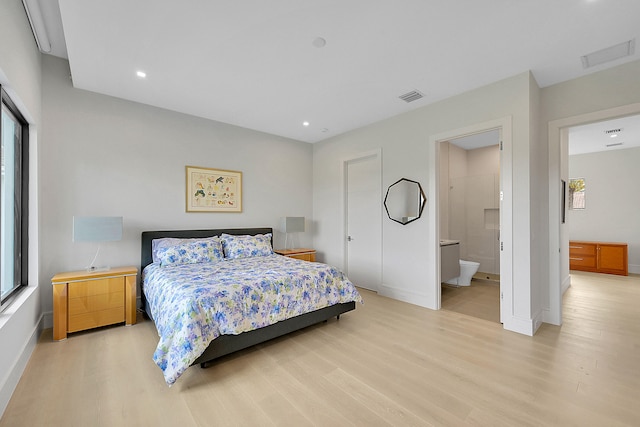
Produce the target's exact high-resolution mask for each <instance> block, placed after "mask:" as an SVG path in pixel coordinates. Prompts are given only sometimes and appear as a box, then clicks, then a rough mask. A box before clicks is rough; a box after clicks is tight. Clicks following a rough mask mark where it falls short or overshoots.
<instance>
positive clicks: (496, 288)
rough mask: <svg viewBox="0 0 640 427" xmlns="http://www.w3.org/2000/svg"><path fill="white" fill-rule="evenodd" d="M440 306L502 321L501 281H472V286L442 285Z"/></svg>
mask: <svg viewBox="0 0 640 427" xmlns="http://www.w3.org/2000/svg"><path fill="white" fill-rule="evenodd" d="M440 307H441V308H442V309H443V310H448V311H455V312H456V313H460V314H466V315H468V316H471V317H476V318H478V319H484V320H488V321H490V322H495V323H499V322H500V282H498V281H489V280H477V279H473V280H472V281H471V286H459V287H455V286H450V285H442V294H441V298H440Z"/></svg>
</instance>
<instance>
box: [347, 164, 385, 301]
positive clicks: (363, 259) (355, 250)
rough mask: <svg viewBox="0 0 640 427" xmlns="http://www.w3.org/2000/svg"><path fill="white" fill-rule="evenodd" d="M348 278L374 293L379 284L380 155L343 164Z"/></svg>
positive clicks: (380, 243)
mask: <svg viewBox="0 0 640 427" xmlns="http://www.w3.org/2000/svg"><path fill="white" fill-rule="evenodd" d="M345 181H346V182H345V190H346V227H345V229H346V236H345V237H346V252H345V253H346V262H345V265H346V266H347V268H346V270H347V276H348V277H349V279H350V280H351V281H352V282H353V283H354V284H355V285H356V286H359V287H362V288H365V289H370V290H373V291H377V290H378V287H379V286H380V283H381V282H382V227H381V222H382V205H381V168H380V155H379V153H376V154H372V155H367V156H364V157H359V158H355V159H351V160H348V161H347V162H346V163H345Z"/></svg>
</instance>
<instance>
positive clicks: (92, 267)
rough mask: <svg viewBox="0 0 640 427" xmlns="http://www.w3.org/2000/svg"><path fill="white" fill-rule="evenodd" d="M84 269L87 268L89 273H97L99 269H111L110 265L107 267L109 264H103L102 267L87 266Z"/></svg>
mask: <svg viewBox="0 0 640 427" xmlns="http://www.w3.org/2000/svg"><path fill="white" fill-rule="evenodd" d="M85 270H87V271H88V272H89V273H94V272H96V273H97V272H99V271H109V270H111V267H109V266H103V267H95V266H89V267H87V268H86V269H85Z"/></svg>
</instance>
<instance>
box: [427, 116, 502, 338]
mask: <svg viewBox="0 0 640 427" xmlns="http://www.w3.org/2000/svg"><path fill="white" fill-rule="evenodd" d="M494 129H500V130H501V143H502V150H501V155H500V188H501V191H502V194H501V196H500V242H501V244H502V246H503V250H501V251H500V321H501V322H502V323H503V327H506V326H507V325H509V324H510V323H511V321H510V320H511V318H512V317H513V310H514V303H513V172H512V162H513V161H512V159H513V148H512V147H513V143H512V139H513V137H512V135H513V131H512V117H511V116H507V117H503V118H500V119H496V120H491V121H487V122H482V123H476V124H473V125H470V126H467V127H464V128H458V129H453V130H450V131H447V132H443V133H439V134H437V135H431V136H430V137H429V147H428V149H429V162H428V167H429V193H430V194H431V195H432V198H431V200H432V201H434V202H435V203H429V209H428V211H429V217H430V218H432V220H431V221H429V227H430V229H429V236H428V239H427V244H428V245H429V249H430V250H429V251H428V262H429V265H433V266H434V267H435V268H433V269H432V272H431V280H430V281H431V282H432V283H434V288H433V292H434V294H433V295H432V297H433V300H434V301H435V302H436V309H437V310H439V309H440V308H441V296H442V292H441V291H442V290H441V286H440V218H439V210H440V209H439V206H440V194H439V189H440V182H439V181H440V142H444V141H449V140H451V139H456V138H460V137H464V136H469V135H474V134H478V133H482V132H486V131H489V130H494Z"/></svg>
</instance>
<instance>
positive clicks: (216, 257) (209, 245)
mask: <svg viewBox="0 0 640 427" xmlns="http://www.w3.org/2000/svg"><path fill="white" fill-rule="evenodd" d="M156 255H157V259H158V260H159V262H160V265H161V266H162V267H166V266H169V265H174V264H197V263H202V262H218V261H222V260H223V255H222V245H221V244H220V240H218V239H205V240H185V241H182V242H179V243H175V244H173V245H171V246H163V247H160V248H158V249H157V251H156Z"/></svg>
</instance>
